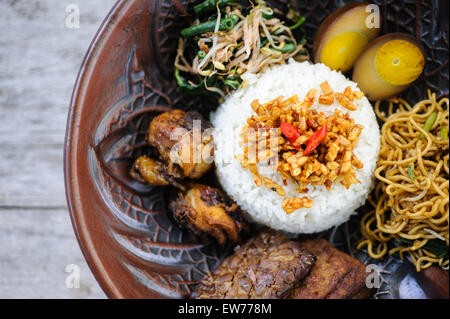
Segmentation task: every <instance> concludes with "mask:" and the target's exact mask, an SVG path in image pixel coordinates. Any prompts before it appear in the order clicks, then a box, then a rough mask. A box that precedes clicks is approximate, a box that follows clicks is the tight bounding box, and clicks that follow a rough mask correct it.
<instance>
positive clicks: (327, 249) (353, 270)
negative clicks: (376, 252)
mask: <svg viewBox="0 0 450 319" xmlns="http://www.w3.org/2000/svg"><path fill="white" fill-rule="evenodd" d="M300 247H302V248H303V249H307V250H308V251H310V252H311V253H313V254H314V255H315V256H316V257H317V261H316V263H315V265H314V267H313V268H312V269H311V272H310V274H309V275H308V276H307V277H306V278H305V279H303V281H302V282H301V283H300V285H299V287H298V288H296V289H295V290H294V292H293V294H292V297H293V298H294V299H364V298H369V297H370V296H372V295H373V293H374V291H373V290H372V289H369V288H367V287H366V278H367V275H368V274H367V273H366V266H365V265H364V264H363V263H362V262H360V261H359V260H358V259H356V258H353V257H351V256H350V255H347V254H346V253H344V252H342V251H340V250H338V249H336V248H334V247H333V246H332V245H331V244H330V243H329V242H328V241H326V240H324V239H311V240H305V241H303V242H301V243H300Z"/></svg>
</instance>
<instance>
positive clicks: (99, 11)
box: [0, 0, 115, 298]
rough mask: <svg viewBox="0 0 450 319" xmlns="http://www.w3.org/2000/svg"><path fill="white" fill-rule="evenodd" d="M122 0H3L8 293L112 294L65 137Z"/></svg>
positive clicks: (0, 224) (2, 201)
mask: <svg viewBox="0 0 450 319" xmlns="http://www.w3.org/2000/svg"><path fill="white" fill-rule="evenodd" d="M114 2H115V1H114V0H68V1H66V0H41V1H39V0H1V1H0V30H1V31H0V298H105V294H104V293H103V292H102V290H101V289H100V287H99V286H98V284H97V282H96V281H95V279H94V277H93V275H92V273H91V272H90V270H89V268H88V266H87V264H86V262H85V260H84V258H83V255H82V253H81V251H80V248H79V246H78V243H77V241H76V238H75V235H74V232H73V229H72V225H71V223H70V218H69V214H68V211H67V204H66V198H65V193H64V177H63V143H64V133H65V127H66V118H67V112H68V106H69V102H70V96H71V92H72V87H73V84H74V81H75V78H76V75H77V72H78V69H79V67H80V64H81V61H82V59H83V56H84V54H85V52H86V50H87V48H88V46H89V43H90V41H91V39H92V38H93V36H94V34H95V32H96V30H97V29H98V27H99V26H100V23H101V21H102V20H103V18H104V17H105V16H106V14H107V13H108V11H109V10H110V8H111V7H112V6H113V4H114ZM70 5H76V6H77V7H78V8H79V11H80V27H79V28H68V27H67V24H66V20H67V17H68V16H70V14H71V13H72V12H73V11H70V9H71V8H73V7H70ZM68 6H69V7H68ZM66 10H68V11H69V12H66ZM69 18H70V17H69ZM68 21H69V22H70V21H73V20H68ZM68 265H76V267H79V271H80V272H79V274H80V276H79V277H80V285H79V288H76V287H75V288H68V287H67V285H66V281H67V278H68V276H70V275H71V274H73V273H70V272H66V270H69V269H68V268H67V266H68Z"/></svg>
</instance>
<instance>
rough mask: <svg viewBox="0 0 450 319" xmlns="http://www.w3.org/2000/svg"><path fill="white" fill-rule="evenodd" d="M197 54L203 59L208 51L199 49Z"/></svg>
mask: <svg viewBox="0 0 450 319" xmlns="http://www.w3.org/2000/svg"><path fill="white" fill-rule="evenodd" d="M197 56H198V58H199V59H200V60H201V59H203V58H204V57H205V56H206V52H205V51H203V50H199V51H198V52H197Z"/></svg>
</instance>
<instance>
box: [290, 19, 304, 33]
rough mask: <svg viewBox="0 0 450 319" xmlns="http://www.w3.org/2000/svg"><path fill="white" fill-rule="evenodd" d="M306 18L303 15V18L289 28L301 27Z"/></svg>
mask: <svg viewBox="0 0 450 319" xmlns="http://www.w3.org/2000/svg"><path fill="white" fill-rule="evenodd" d="M305 20H306V18H305V17H301V18H300V19H299V20H298V21H297V23H296V24H294V25H292V26H290V27H289V29H291V30H295V29H297V28H300V27H301V25H302V24H303V23H305Z"/></svg>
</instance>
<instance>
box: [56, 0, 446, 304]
mask: <svg viewBox="0 0 450 319" xmlns="http://www.w3.org/2000/svg"><path fill="white" fill-rule="evenodd" d="M196 2H200V1H190V0H188V1H184V0H172V1H169V0H161V1H156V0H120V1H118V2H117V4H116V5H115V6H114V8H113V9H112V10H111V12H110V13H109V14H108V16H107V17H106V19H105V21H104V22H103V24H102V26H101V27H100V29H99V31H98V32H97V34H96V36H95V38H94V40H93V42H92V44H91V46H90V47H89V50H88V52H87V54H86V57H85V58H84V61H83V64H82V67H81V69H80V72H79V75H78V79H77V81H76V84H75V87H74V91H73V96H72V101H71V105H70V111H69V119H68V125H67V132H66V142H65V158H64V165H65V182H66V193H67V198H68V204H69V210H70V214H71V218H72V222H73V226H74V229H75V233H76V236H77V238H78V241H79V243H80V246H81V249H82V251H83V253H84V255H85V257H86V260H87V262H88V264H89V266H90V267H91V269H92V271H93V273H94V275H95V277H96V278H97V280H98V282H99V283H100V285H101V287H102V288H103V289H104V291H105V292H106V294H107V295H108V296H109V297H113V298H182V297H186V296H188V295H189V293H190V292H191V290H192V288H193V286H194V285H195V283H196V282H198V280H199V279H200V278H202V277H203V276H204V275H205V274H206V273H207V272H208V271H209V270H212V269H213V268H214V267H215V266H216V265H217V264H218V263H219V262H220V260H221V259H222V258H223V257H224V256H225V255H226V254H227V253H228V251H229V250H228V249H227V248H225V249H219V248H218V247H217V246H215V245H214V244H209V245H201V244H198V243H196V242H193V241H191V240H190V238H189V236H187V234H186V233H185V232H184V231H182V230H180V229H178V228H177V227H176V226H174V224H173V223H172V221H171V220H170V218H169V217H168V216H167V214H166V194H167V192H168V189H167V188H151V187H148V186H146V185H142V184H139V183H136V182H134V181H132V180H131V179H130V178H129V176H128V170H129V168H130V165H131V161H132V160H133V159H134V158H136V156H138V155H140V154H142V153H143V152H151V150H150V149H149V148H148V146H147V145H146V144H145V140H144V135H145V133H146V129H147V127H148V123H149V121H150V120H151V118H152V117H153V116H154V115H155V114H158V113H159V112H162V111H164V110H166V109H168V108H183V109H197V110H200V111H201V112H202V113H203V114H204V115H205V116H207V115H208V113H209V111H210V110H211V109H212V108H213V107H214V106H213V105H209V104H206V103H204V101H202V100H195V99H192V98H190V97H186V96H183V95H182V94H180V93H179V92H178V91H177V90H176V85H175V82H174V79H173V76H172V73H173V68H172V65H173V63H172V61H173V59H174V54H175V48H176V44H177V39H178V35H179V32H180V30H181V28H183V27H184V26H187V25H189V22H190V21H191V16H190V12H191V8H192V5H193V3H196ZM268 2H269V4H270V5H272V6H276V7H278V8H279V9H280V10H286V5H287V3H288V2H289V1H287V0H277V1H268ZM290 3H291V4H292V5H293V7H294V8H296V9H298V10H299V11H300V12H301V14H303V15H305V16H306V18H307V23H306V25H305V29H306V31H307V37H308V40H309V42H310V43H311V42H312V39H313V37H314V34H315V31H316V28H317V26H318V25H319V24H320V22H321V21H322V20H323V19H324V18H325V17H326V16H327V15H328V14H330V13H331V12H332V11H334V10H335V9H336V8H337V7H339V6H340V5H342V1H337V0H336V1H331V0H330V1H290ZM375 3H377V4H379V5H380V8H381V11H382V14H383V16H384V17H385V19H384V22H383V32H394V31H396V32H407V33H410V34H413V35H415V36H416V37H417V38H420V39H421V41H422V44H423V45H424V46H425V48H426V50H427V57H428V61H427V66H426V70H425V73H424V75H423V76H422V78H421V79H420V80H419V81H418V82H417V83H416V85H415V86H414V87H413V88H411V89H410V90H408V92H406V93H405V94H404V97H405V98H406V99H407V100H408V101H410V102H411V103H414V101H417V100H418V99H420V98H423V97H424V96H425V94H426V90H425V88H428V87H430V88H432V89H433V90H434V91H437V93H438V95H441V96H442V95H448V84H449V83H448V16H447V17H440V16H439V12H443V11H444V10H441V11H440V10H439V2H438V1H423V2H422V1H412V0H410V1H406V0H405V1H392V0H389V1H385V0H377V1H375ZM445 12H447V10H445ZM206 182H208V183H215V181H214V178H213V176H212V174H210V176H209V177H206ZM333 233H335V232H333Z"/></svg>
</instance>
